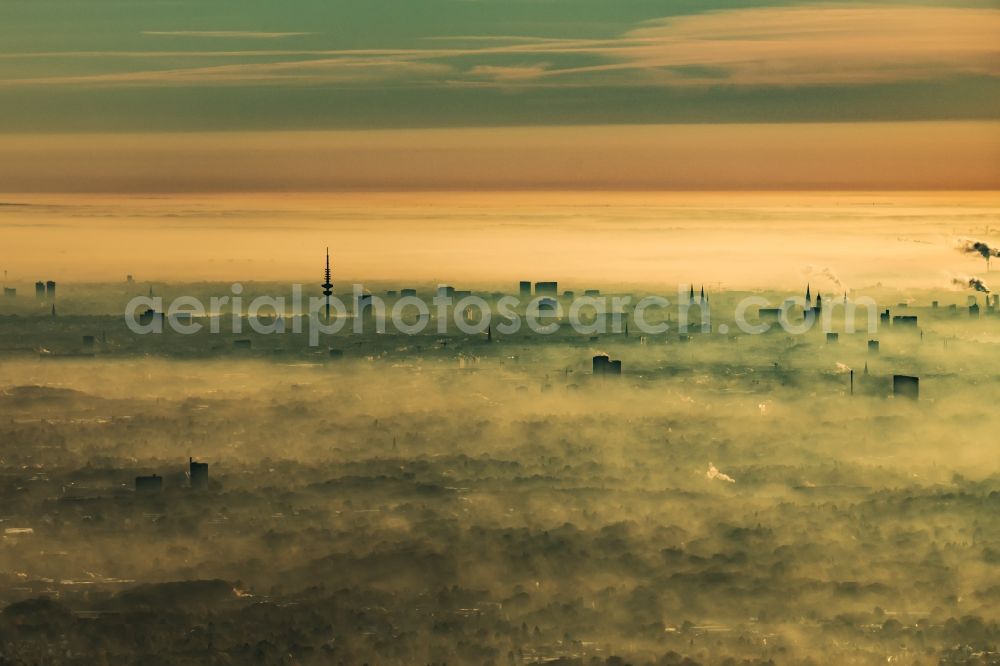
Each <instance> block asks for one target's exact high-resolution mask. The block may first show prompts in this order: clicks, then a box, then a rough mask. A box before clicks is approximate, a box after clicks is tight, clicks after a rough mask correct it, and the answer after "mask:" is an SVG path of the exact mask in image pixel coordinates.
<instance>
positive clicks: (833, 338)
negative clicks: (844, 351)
mask: <svg viewBox="0 0 1000 666" xmlns="http://www.w3.org/2000/svg"><path fill="white" fill-rule="evenodd" d="M838 342H840V334H839V333H833V332H829V333H827V334H826V343H827V344H828V345H829V344H836V343H838Z"/></svg>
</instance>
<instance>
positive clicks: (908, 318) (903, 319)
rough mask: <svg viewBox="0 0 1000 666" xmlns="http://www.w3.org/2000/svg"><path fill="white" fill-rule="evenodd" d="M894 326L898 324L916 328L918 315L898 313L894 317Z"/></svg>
mask: <svg viewBox="0 0 1000 666" xmlns="http://www.w3.org/2000/svg"><path fill="white" fill-rule="evenodd" d="M892 325H893V328H895V327H896V326H901V327H903V328H916V327H917V317H916V315H896V316H895V317H893V318H892Z"/></svg>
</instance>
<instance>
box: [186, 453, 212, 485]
mask: <svg viewBox="0 0 1000 666" xmlns="http://www.w3.org/2000/svg"><path fill="white" fill-rule="evenodd" d="M188 474H189V475H190V477H191V487H192V488H196V489H198V490H205V489H207V488H208V463H200V462H195V461H194V459H193V458H188Z"/></svg>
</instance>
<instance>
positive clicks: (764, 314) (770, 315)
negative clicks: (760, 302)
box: [757, 308, 781, 324]
mask: <svg viewBox="0 0 1000 666" xmlns="http://www.w3.org/2000/svg"><path fill="white" fill-rule="evenodd" d="M757 317H758V318H759V319H760V320H761V322H767V323H769V324H777V323H778V322H779V321H780V320H781V308H761V309H760V310H758V311H757Z"/></svg>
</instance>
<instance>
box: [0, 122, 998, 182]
mask: <svg viewBox="0 0 1000 666" xmlns="http://www.w3.org/2000/svg"><path fill="white" fill-rule="evenodd" d="M998 187H1000V123H998V122H980V121H960V122H889V123H882V122H871V123H837V124H826V123H789V124H712V125H602V126H569V127H526V128H513V127H510V128H497V129H491V128H463V129H416V130H368V131H322V132H214V133H177V134H169V133H159V134H113V133H108V134H103V133H102V134H17V135H11V134H7V135H0V191H2V192H7V193H16V192H122V193H139V192H226V191H323V190H354V189H358V190H371V189H374V190H384V191H394V190H408V189H436V190H480V189H490V190H531V189H540V190H545V189H575V190H588V189H605V190H615V189H623V190H630V189H635V190H643V189H654V190H656V189H663V190H720V189H772V190H787V189H804V190H823V189H829V190H846V189H855V190H857V189H873V190H878V189H883V190H884V189H901V190H905V189H935V190H950V189H995V188H998Z"/></svg>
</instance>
